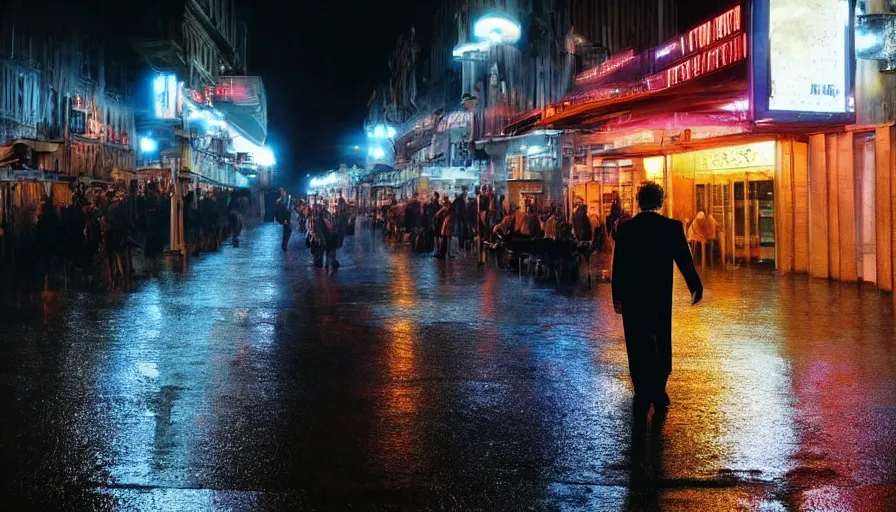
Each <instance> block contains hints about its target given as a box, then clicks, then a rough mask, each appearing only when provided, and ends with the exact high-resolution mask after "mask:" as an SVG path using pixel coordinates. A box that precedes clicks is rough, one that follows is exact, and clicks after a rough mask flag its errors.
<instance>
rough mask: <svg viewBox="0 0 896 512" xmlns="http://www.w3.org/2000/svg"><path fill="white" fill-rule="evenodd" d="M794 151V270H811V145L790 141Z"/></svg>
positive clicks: (801, 271) (806, 271) (804, 271)
mask: <svg viewBox="0 0 896 512" xmlns="http://www.w3.org/2000/svg"><path fill="white" fill-rule="evenodd" d="M790 148H791V151H792V152H793V160H792V162H793V270H794V272H799V273H802V274H805V273H808V272H809V236H810V235H809V159H808V156H809V155H808V153H809V146H808V144H806V143H805V142H799V141H794V140H791V141H790Z"/></svg>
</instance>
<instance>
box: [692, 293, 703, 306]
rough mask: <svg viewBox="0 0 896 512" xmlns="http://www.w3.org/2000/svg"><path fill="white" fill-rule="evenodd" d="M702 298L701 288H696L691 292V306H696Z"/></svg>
mask: <svg viewBox="0 0 896 512" xmlns="http://www.w3.org/2000/svg"><path fill="white" fill-rule="evenodd" d="M701 300H703V290H702V289H700V290H697V291H696V292H694V293H692V294H691V306H696V305H697V304H699V303H700V301H701Z"/></svg>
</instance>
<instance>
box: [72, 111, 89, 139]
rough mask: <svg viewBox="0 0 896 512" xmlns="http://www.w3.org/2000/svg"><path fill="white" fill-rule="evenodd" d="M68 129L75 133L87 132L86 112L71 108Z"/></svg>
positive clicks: (82, 133)
mask: <svg viewBox="0 0 896 512" xmlns="http://www.w3.org/2000/svg"><path fill="white" fill-rule="evenodd" d="M71 116H72V117H71V122H70V127H69V128H70V129H71V131H72V133H74V134H76V135H84V134H85V133H87V113H86V112H81V111H80V110H74V109H72V114H71Z"/></svg>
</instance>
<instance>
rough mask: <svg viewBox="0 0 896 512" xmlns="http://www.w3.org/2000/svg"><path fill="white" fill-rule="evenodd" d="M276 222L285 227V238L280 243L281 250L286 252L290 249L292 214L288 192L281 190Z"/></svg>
mask: <svg viewBox="0 0 896 512" xmlns="http://www.w3.org/2000/svg"><path fill="white" fill-rule="evenodd" d="M274 220H275V221H277V224H280V225H281V226H283V238H282V241H281V242H280V249H281V250H283V251H284V252H285V251H286V249H287V247H289V237H291V236H292V222H291V220H292V212H291V211H290V210H289V198H288V197H287V196H286V190H284V189H282V188H281V189H280V197H279V198H277V204H276V205H274Z"/></svg>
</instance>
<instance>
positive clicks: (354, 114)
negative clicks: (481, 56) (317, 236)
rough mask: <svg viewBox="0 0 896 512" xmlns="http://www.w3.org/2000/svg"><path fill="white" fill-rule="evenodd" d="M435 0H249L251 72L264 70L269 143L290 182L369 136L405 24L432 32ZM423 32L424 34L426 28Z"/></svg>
mask: <svg viewBox="0 0 896 512" xmlns="http://www.w3.org/2000/svg"><path fill="white" fill-rule="evenodd" d="M435 5H437V4H434V2H432V1H428V0H384V1H380V2H366V1H365V2H358V1H353V2H346V1H340V0H328V1H321V2H310V1H309V2H296V3H286V2H277V1H275V0H258V1H254V2H252V3H247V4H246V7H245V8H246V9H247V10H248V12H247V15H248V16H247V17H248V19H249V22H250V26H249V30H250V32H249V72H250V73H253V74H260V75H261V76H262V77H263V78H264V82H265V87H266V89H267V94H268V127H269V138H268V140H269V141H270V142H269V143H270V144H272V145H273V147H274V150H275V152H276V153H277V157H278V161H279V164H278V173H280V176H281V179H283V180H284V181H283V183H284V184H285V185H288V186H290V187H292V186H296V187H297V186H298V185H299V183H298V180H299V178H300V177H302V178H304V176H305V174H306V173H309V172H310V173H314V172H320V171H323V170H325V169H330V168H333V167H335V166H336V165H338V163H339V162H340V161H342V160H344V159H345V158H344V155H343V152H347V151H351V150H352V147H353V146H354V145H355V144H363V138H361V135H362V123H363V120H364V117H365V116H366V113H367V100H368V99H369V98H370V94H371V92H372V91H373V89H374V87H376V85H377V84H378V83H380V82H381V81H383V80H386V79H387V76H388V72H389V55H390V54H391V53H392V49H393V48H394V46H395V42H396V40H397V39H398V36H399V35H400V34H401V33H402V31H404V30H407V29H409V28H410V27H412V26H413V27H415V28H416V29H417V33H418V36H419V35H422V34H428V33H429V32H430V26H431V24H432V16H433V15H434V13H435ZM421 33H422V34H421Z"/></svg>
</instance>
